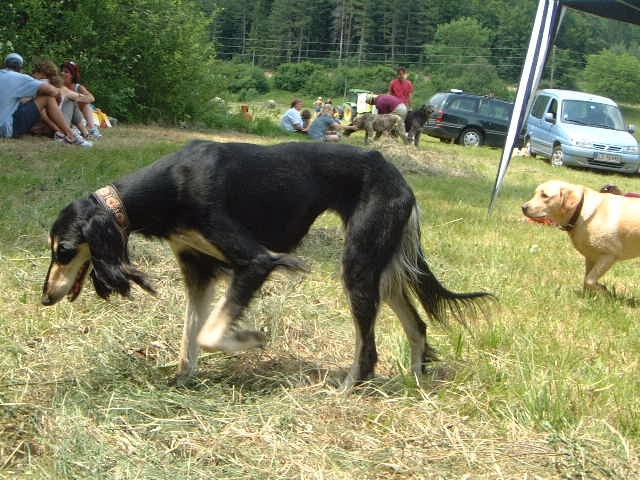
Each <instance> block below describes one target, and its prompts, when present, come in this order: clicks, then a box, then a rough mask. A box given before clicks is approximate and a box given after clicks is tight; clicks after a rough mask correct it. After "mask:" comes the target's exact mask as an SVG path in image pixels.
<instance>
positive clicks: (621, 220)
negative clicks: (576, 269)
mask: <svg viewBox="0 0 640 480" xmlns="http://www.w3.org/2000/svg"><path fill="white" fill-rule="evenodd" d="M522 212H523V213H524V214H525V216H527V217H529V218H536V219H540V218H550V219H551V220H553V221H554V222H556V223H557V224H558V225H560V228H561V229H563V230H565V231H566V232H567V233H568V234H569V238H570V239H571V242H572V243H573V246H574V247H575V248H576V250H578V252H580V253H581V254H582V255H583V256H584V258H585V265H586V268H585V276H584V288H585V290H594V291H604V292H606V291H607V289H606V287H605V286H604V285H602V284H600V283H598V280H599V279H600V277H602V276H603V275H604V274H605V273H606V272H607V271H608V270H609V269H610V268H611V267H612V266H613V264H614V263H615V262H617V261H619V260H628V259H630V258H635V257H638V256H640V199H638V198H632V197H626V196H622V195H615V194H614V195H612V194H610V193H600V192H597V191H595V190H592V189H590V188H587V187H583V186H581V185H573V184H571V183H566V182H562V181H560V180H551V181H549V182H546V183H543V184H542V185H539V186H538V187H537V188H536V191H535V193H534V195H533V198H532V199H531V200H529V201H528V202H527V203H525V204H524V205H522Z"/></svg>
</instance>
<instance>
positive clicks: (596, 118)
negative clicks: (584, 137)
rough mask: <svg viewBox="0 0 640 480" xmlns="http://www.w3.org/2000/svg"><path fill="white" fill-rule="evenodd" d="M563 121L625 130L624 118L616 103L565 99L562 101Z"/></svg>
mask: <svg viewBox="0 0 640 480" xmlns="http://www.w3.org/2000/svg"><path fill="white" fill-rule="evenodd" d="M562 121H563V122H567V123H574V124H577V125H588V126H590V127H599V128H611V129H614V130H624V129H625V127H624V118H623V117H622V113H620V110H619V109H618V107H616V106H615V105H606V104H604V103H597V102H588V101H585V100H565V101H564V102H562Z"/></svg>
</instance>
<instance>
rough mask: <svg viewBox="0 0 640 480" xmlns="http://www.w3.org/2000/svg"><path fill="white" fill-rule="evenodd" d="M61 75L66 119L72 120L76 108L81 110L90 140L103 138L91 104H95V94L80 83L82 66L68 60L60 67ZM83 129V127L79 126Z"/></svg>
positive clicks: (63, 109)
mask: <svg viewBox="0 0 640 480" xmlns="http://www.w3.org/2000/svg"><path fill="white" fill-rule="evenodd" d="M60 73H61V74H62V78H63V80H64V87H65V98H64V100H63V102H62V106H61V108H62V111H63V112H64V113H65V117H66V118H70V117H71V116H72V115H71V114H72V112H73V110H74V109H75V108H77V109H79V110H80V111H81V112H82V115H83V116H84V119H85V121H86V123H87V133H88V136H89V138H101V137H102V134H101V133H100V129H99V128H98V126H97V125H96V124H95V119H94V117H93V109H92V108H91V104H92V103H93V102H95V97H94V96H93V94H92V93H91V92H90V91H89V90H88V89H87V87H85V86H84V85H82V84H81V83H80V65H78V64H77V63H76V62H73V61H71V60H68V61H66V62H63V63H62V65H60ZM78 127H79V128H81V129H83V127H82V126H80V125H79V126H78Z"/></svg>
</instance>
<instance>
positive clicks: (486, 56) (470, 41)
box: [425, 17, 506, 96]
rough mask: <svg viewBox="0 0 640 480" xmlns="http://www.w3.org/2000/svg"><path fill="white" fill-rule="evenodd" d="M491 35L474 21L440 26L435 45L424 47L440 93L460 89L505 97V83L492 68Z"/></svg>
mask: <svg viewBox="0 0 640 480" xmlns="http://www.w3.org/2000/svg"><path fill="white" fill-rule="evenodd" d="M489 45H491V31H490V30H489V29H487V28H484V27H483V26H482V25H480V23H479V22H478V21H477V20H476V19H474V18H469V17H465V18H461V19H459V20H454V21H452V22H450V23H447V24H444V25H440V26H439V27H438V30H437V32H436V35H435V39H434V43H433V45H428V46H426V47H425V52H426V57H427V61H428V62H429V65H430V67H431V68H432V71H433V75H432V79H433V82H434V84H435V85H436V86H437V87H438V88H439V89H450V88H461V89H463V90H470V91H474V92H476V93H480V94H482V93H494V94H496V95H498V96H505V95H506V88H505V85H504V82H502V81H501V80H500V78H499V77H498V74H497V72H496V68H495V66H494V65H492V64H491V62H490V59H491V52H490V49H489Z"/></svg>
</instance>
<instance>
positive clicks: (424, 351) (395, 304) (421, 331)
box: [385, 288, 437, 378]
mask: <svg viewBox="0 0 640 480" xmlns="http://www.w3.org/2000/svg"><path fill="white" fill-rule="evenodd" d="M385 301H386V302H387V303H388V304H389V306H390V307H391V308H392V309H393V311H394V313H395V314H396V315H397V316H398V318H399V319H400V323H401V324H402V328H403V330H404V333H405V334H406V335H407V338H408V340H409V345H410V347H411V371H412V372H413V374H414V375H415V376H416V377H417V378H419V376H420V375H421V374H422V373H423V372H424V367H425V365H426V364H427V363H428V362H430V361H434V360H437V355H436V352H435V350H434V349H433V348H431V346H430V345H429V344H428V343H427V325H426V324H425V323H424V322H423V321H422V319H421V318H420V315H419V314H418V311H417V310H416V308H415V306H414V305H413V302H412V301H411V299H410V298H409V296H408V295H407V292H406V291H405V290H404V289H403V288H399V289H395V290H394V291H393V292H392V293H391V294H390V295H389V297H388V298H386V300H385Z"/></svg>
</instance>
